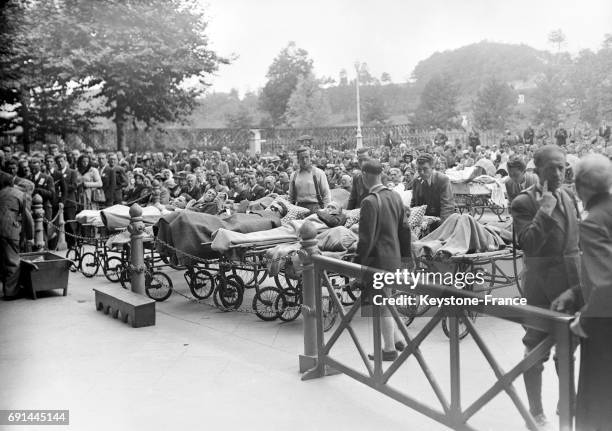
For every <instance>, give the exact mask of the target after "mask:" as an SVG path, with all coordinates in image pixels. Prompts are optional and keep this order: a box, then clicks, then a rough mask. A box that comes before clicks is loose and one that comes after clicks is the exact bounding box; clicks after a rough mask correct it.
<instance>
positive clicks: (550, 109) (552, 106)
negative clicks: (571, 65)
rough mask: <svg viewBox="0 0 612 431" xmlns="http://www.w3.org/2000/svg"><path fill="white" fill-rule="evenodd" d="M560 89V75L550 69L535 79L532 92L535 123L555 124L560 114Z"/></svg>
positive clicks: (550, 125)
mask: <svg viewBox="0 0 612 431" xmlns="http://www.w3.org/2000/svg"><path fill="white" fill-rule="evenodd" d="M561 89H562V81H561V77H560V76H559V74H557V73H555V72H554V70H552V69H550V70H548V71H547V72H546V73H545V74H544V76H542V77H541V78H540V79H539V80H538V81H537V83H536V89H535V91H534V93H533V100H534V108H535V111H534V120H535V122H536V123H544V125H545V126H547V127H553V126H555V125H556V124H557V122H558V121H559V116H560V114H561Z"/></svg>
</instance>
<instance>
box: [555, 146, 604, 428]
mask: <svg viewBox="0 0 612 431" xmlns="http://www.w3.org/2000/svg"><path fill="white" fill-rule="evenodd" d="M610 186H612V162H610V160H609V159H608V158H607V157H605V156H603V155H601V154H590V155H587V156H585V157H583V158H582V159H581V160H580V161H579V162H578V163H577V165H576V192H577V194H578V196H579V197H580V200H581V201H582V202H584V204H585V210H586V212H585V217H584V219H583V220H582V222H581V223H580V249H581V251H582V258H581V261H582V284H581V289H580V290H579V289H575V290H568V291H566V292H564V293H563V294H562V295H561V296H560V297H559V298H557V299H556V300H555V301H553V306H552V307H553V309H554V310H556V311H561V312H567V313H574V312H575V311H577V310H580V311H579V312H578V313H576V318H575V319H574V321H573V322H572V324H571V325H570V328H571V329H572V331H573V332H574V333H575V334H576V335H578V336H580V337H581V340H580V374H579V382H578V394H577V398H576V429H578V430H604V429H609V427H610V424H611V423H612V409H611V408H610V406H612V343H610V340H612V267H611V266H610V262H612V234H611V233H612V195H611V194H610ZM583 304H584V305H583Z"/></svg>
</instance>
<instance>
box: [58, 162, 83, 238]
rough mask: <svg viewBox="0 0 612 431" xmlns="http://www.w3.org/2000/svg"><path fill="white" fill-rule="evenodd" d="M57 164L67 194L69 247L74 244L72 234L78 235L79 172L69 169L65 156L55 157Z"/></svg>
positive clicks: (66, 218)
mask: <svg viewBox="0 0 612 431" xmlns="http://www.w3.org/2000/svg"><path fill="white" fill-rule="evenodd" d="M55 164H56V165H57V169H58V172H60V173H61V175H62V178H63V181H64V190H65V193H64V195H63V196H62V203H63V204H64V220H65V221H66V233H67V235H66V243H67V244H68V247H70V246H71V245H72V244H74V237H73V236H72V235H70V234H75V233H76V222H75V221H74V219H75V218H76V213H77V203H78V202H77V189H78V184H77V177H78V175H77V171H76V170H74V169H71V168H69V167H68V162H67V161H66V157H65V156H64V155H63V154H58V155H57V156H55Z"/></svg>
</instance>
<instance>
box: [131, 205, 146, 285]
mask: <svg viewBox="0 0 612 431" xmlns="http://www.w3.org/2000/svg"><path fill="white" fill-rule="evenodd" d="M144 229H145V225H144V223H143V221H142V208H141V207H140V205H138V204H133V205H132V206H131V207H130V225H129V226H128V231H129V232H130V265H129V273H130V281H131V283H132V292H136V293H140V294H142V295H144V293H145V271H146V266H145V263H144V247H143V244H142V239H143V237H144Z"/></svg>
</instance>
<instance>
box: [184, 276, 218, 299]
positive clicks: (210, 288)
mask: <svg viewBox="0 0 612 431" xmlns="http://www.w3.org/2000/svg"><path fill="white" fill-rule="evenodd" d="M187 282H188V284H189V290H191V294H192V295H193V296H194V297H196V298H198V299H206V298H208V297H210V295H212V293H213V292H214V290H215V278H214V277H213V275H212V274H211V273H210V272H208V271H206V270H205V269H200V270H198V271H196V272H195V273H193V275H192V276H191V278H190V279H189V280H188V281H187Z"/></svg>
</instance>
